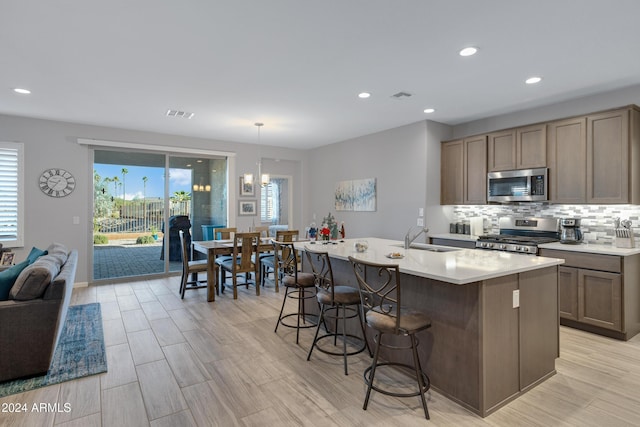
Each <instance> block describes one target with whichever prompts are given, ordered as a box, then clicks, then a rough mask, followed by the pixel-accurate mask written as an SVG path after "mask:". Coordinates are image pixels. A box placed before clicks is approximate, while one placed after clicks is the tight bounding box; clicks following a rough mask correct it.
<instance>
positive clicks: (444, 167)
mask: <svg viewBox="0 0 640 427" xmlns="http://www.w3.org/2000/svg"><path fill="white" fill-rule="evenodd" d="M440 150H441V152H440V204H441V205H461V204H462V203H463V199H464V197H463V191H462V190H463V183H464V175H463V172H462V170H463V167H464V156H463V151H464V145H463V141H462V140H458V141H448V142H443V143H442V144H441V145H440Z"/></svg>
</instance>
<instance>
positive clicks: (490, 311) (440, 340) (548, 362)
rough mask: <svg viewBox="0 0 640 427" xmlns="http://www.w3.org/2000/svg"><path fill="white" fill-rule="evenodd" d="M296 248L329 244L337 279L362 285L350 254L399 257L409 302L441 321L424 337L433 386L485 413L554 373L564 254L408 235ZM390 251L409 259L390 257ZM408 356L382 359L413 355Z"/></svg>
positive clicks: (422, 351) (387, 356) (404, 297)
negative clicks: (414, 241)
mask: <svg viewBox="0 0 640 427" xmlns="http://www.w3.org/2000/svg"><path fill="white" fill-rule="evenodd" d="M359 240H360V241H361V240H366V241H367V243H368V245H369V248H368V249H367V251H365V252H363V253H358V252H356V251H355V249H354V243H355V242H357V241H359ZM297 246H298V247H299V248H300V249H304V247H305V246H310V247H314V248H315V249H318V248H319V247H323V248H326V250H327V251H328V252H329V254H330V256H331V258H332V266H333V273H334V277H335V279H336V281H338V282H340V283H341V284H346V285H350V286H354V287H357V283H356V280H355V277H354V274H353V269H352V267H351V265H350V263H349V261H348V257H349V256H353V257H355V258H359V259H363V260H366V261H371V262H377V263H394V264H398V265H399V268H400V272H401V274H402V277H401V286H402V302H403V305H406V306H410V307H415V308H419V309H421V310H423V311H425V312H426V313H428V314H429V316H430V317H431V320H432V327H431V328H430V329H428V330H426V331H423V332H421V333H419V334H418V338H419V340H420V346H419V354H420V358H421V361H422V364H423V368H424V369H425V371H426V372H427V374H428V375H429V377H430V379H431V385H432V387H433V388H434V389H435V390H437V391H438V392H439V393H442V394H443V395H445V396H447V397H449V398H450V399H452V400H454V401H456V402H458V403H459V404H461V405H463V406H464V407H466V408H468V409H469V410H471V411H473V412H475V413H477V414H479V415H480V416H483V417H484V416H487V415H489V414H490V413H491V412H493V411H495V410H497V409H498V408H500V407H501V406H503V405H505V404H506V403H508V402H510V401H511V400H513V399H515V398H517V397H518V396H519V395H520V394H522V393H524V392H526V391H527V390H529V389H530V388H532V387H534V386H536V385H537V384H539V383H540V382H542V381H544V380H545V379H547V378H549V377H550V376H552V375H554V374H555V359H556V358H557V357H558V356H559V343H558V339H559V336H558V332H559V331H558V325H559V321H558V265H560V264H562V263H563V262H564V261H563V260H562V259H556V258H546V257H535V256H529V255H521V254H511V253H504V252H494V251H482V250H474V249H457V248H451V247H444V246H435V245H421V247H420V248H412V249H404V248H403V245H402V242H400V241H394V240H386V239H378V238H367V239H346V240H344V241H341V242H338V243H336V244H333V243H329V244H326V245H323V244H322V243H320V242H317V243H310V242H300V243H298V244H297ZM418 246H420V245H418ZM390 253H394V254H399V255H400V256H401V258H399V259H389V258H388V257H387V255H388V254H390ZM369 338H371V337H369ZM394 353H395V354H394ZM405 353H406V352H389V351H387V352H383V353H381V356H382V357H384V358H385V359H388V360H402V361H404V362H406V361H408V360H409V359H410V355H409V354H405Z"/></svg>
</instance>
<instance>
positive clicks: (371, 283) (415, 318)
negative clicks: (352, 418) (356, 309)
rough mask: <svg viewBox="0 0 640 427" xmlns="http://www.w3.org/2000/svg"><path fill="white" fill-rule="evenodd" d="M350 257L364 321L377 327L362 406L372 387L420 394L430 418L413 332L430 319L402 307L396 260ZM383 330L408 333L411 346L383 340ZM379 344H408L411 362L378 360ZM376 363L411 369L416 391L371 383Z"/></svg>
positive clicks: (428, 324)
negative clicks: (380, 261)
mask: <svg viewBox="0 0 640 427" xmlns="http://www.w3.org/2000/svg"><path fill="white" fill-rule="evenodd" d="M349 261H350V262H351V265H352V266H353V272H354V273H355V276H356V279H357V281H358V286H359V287H360V297H361V298H362V304H363V308H364V309H365V310H366V313H365V321H366V322H367V325H368V326H369V327H371V328H372V329H374V330H375V331H376V336H375V338H374V341H375V342H376V349H375V351H374V356H373V362H372V364H371V366H370V367H368V368H367V369H366V370H365V371H364V380H365V383H366V384H367V394H366V397H365V399H364V405H363V406H362V409H364V410H366V409H367V405H368V403H369V397H370V396H371V390H372V389H373V390H375V391H377V392H379V393H382V394H386V395H389V396H395V397H412V396H420V399H421V400H422V407H423V409H424V415H425V417H426V418H427V419H429V410H428V409H427V401H426V400H425V397H424V394H425V392H426V391H427V390H429V387H430V386H431V382H430V380H429V377H428V376H427V375H426V374H425V373H424V372H423V371H422V366H421V365H420V358H419V357H418V349H417V347H418V339H417V338H416V333H417V332H420V331H422V330H425V329H427V328H429V327H431V319H430V318H429V317H428V316H427V315H426V314H425V313H423V312H421V311H418V310H415V309H411V308H405V307H402V305H401V300H400V297H401V290H400V269H399V267H398V265H397V264H378V263H373V262H368V261H364V260H360V259H356V258H354V257H352V256H349ZM368 270H372V273H373V274H369V275H367V271H368ZM383 334H392V335H396V336H406V337H409V339H410V341H411V346H409V347H407V346H404V347H399V346H392V345H388V344H382V335H383ZM381 346H382V347H385V348H389V349H392V350H402V349H405V350H406V349H409V348H410V349H411V352H412V353H413V366H411V365H408V364H405V363H400V362H383V363H378V357H379V355H380V347H381ZM379 366H397V367H400V368H404V369H408V370H410V371H413V373H414V374H415V377H416V380H417V382H418V391H416V392H407V393H396V392H391V391H389V390H383V389H382V388H381V387H379V386H377V385H374V377H375V374H376V369H377V368H378V367H379Z"/></svg>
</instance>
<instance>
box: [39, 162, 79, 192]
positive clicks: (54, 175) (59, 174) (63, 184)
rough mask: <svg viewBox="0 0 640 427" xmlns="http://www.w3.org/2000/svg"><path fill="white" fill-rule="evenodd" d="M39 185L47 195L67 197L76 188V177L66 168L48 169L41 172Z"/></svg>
mask: <svg viewBox="0 0 640 427" xmlns="http://www.w3.org/2000/svg"><path fill="white" fill-rule="evenodd" d="M39 185H40V190H42V192H43V193H44V194H46V195H47V196H51V197H65V196H68V195H69V194H71V192H72V191H73V190H74V189H75V188H76V179H75V178H74V177H73V175H72V174H71V173H70V172H68V171H66V170H64V169H59V168H55V169H47V170H46V171H44V172H42V174H40V181H39Z"/></svg>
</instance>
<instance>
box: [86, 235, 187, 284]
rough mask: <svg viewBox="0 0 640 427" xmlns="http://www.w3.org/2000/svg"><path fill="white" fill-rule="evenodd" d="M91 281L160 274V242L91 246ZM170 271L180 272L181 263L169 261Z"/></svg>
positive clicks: (162, 269) (111, 243) (113, 243)
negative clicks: (92, 252)
mask: <svg viewBox="0 0 640 427" xmlns="http://www.w3.org/2000/svg"><path fill="white" fill-rule="evenodd" d="M93 251H94V254H93V279H94V280H104V279H111V278H120V277H130V276H140V275H145V274H162V273H163V272H164V260H161V259H160V254H161V252H162V242H161V241H158V242H157V243H154V244H150V245H138V244H136V243H135V240H119V241H114V242H110V243H109V244H106V245H94V246H93ZM169 269H170V271H176V272H179V271H181V270H182V262H181V261H170V262H169Z"/></svg>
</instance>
